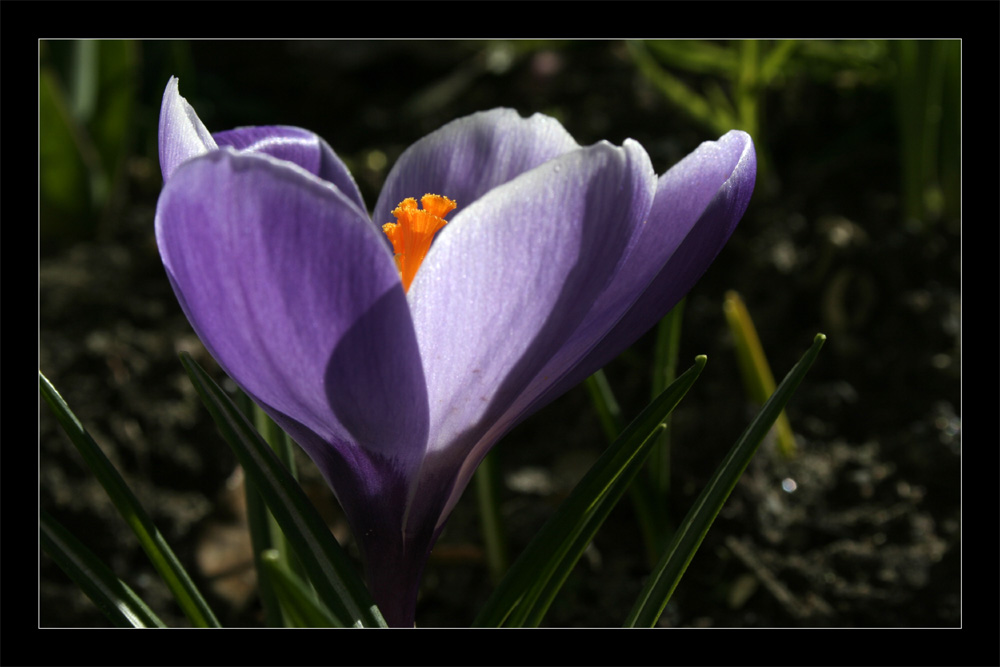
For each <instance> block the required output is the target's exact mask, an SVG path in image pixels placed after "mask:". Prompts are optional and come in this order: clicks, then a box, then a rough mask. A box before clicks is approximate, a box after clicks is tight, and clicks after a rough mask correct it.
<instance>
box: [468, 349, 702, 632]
mask: <svg viewBox="0 0 1000 667" xmlns="http://www.w3.org/2000/svg"><path fill="white" fill-rule="evenodd" d="M705 361H706V359H705V357H704V356H700V357H697V358H696V359H695V364H694V366H693V367H691V368H690V369H689V370H688V371H687V372H685V373H684V374H683V375H681V376H680V377H679V378H677V380H676V381H675V382H673V383H672V384H671V385H670V386H669V387H668V388H667V389H666V390H664V392H663V393H662V394H660V395H659V396H657V397H656V398H655V399H654V400H653V401H652V402H651V403H650V404H649V405H648V406H647V407H646V409H645V410H643V411H642V414H640V415H639V416H638V417H637V418H636V419H635V420H634V421H633V422H632V423H631V424H629V426H628V427H627V428H626V429H625V430H624V432H623V433H622V434H621V436H620V437H619V438H618V439H617V440H616V441H615V442H614V444H612V445H611V446H610V447H609V448H608V450H607V451H606V452H605V453H604V454H603V455H602V456H601V458H600V459H598V461H597V463H595V464H594V466H593V467H592V468H591V469H590V471H589V472H588V473H587V474H586V475H585V476H584V478H583V479H582V480H581V481H580V483H579V484H577V486H576V488H575V489H573V492H572V493H571V494H570V496H569V498H567V499H566V501H565V502H563V503H562V505H560V506H559V508H558V509H557V510H556V512H555V514H554V515H553V516H552V517H551V518H550V519H549V521H548V522H547V523H546V524H545V526H543V527H542V529H541V531H539V533H538V534H537V535H536V536H535V538H534V539H533V540H532V541H531V543H530V544H529V545H528V547H527V548H526V549H525V550H524V553H522V554H521V556H520V558H518V559H517V561H516V562H515V563H514V565H513V566H511V568H510V571H509V572H508V573H507V576H506V577H504V579H503V581H502V582H501V583H500V585H499V586H498V587H497V588H496V590H495V591H494V592H493V595H491V596H490V599H489V600H487V602H486V605H485V606H484V607H483V609H482V611H481V612H480V613H479V615H478V616H477V617H476V620H475V622H474V625H476V626H480V627H499V626H501V625H507V626H511V627H521V626H526V625H527V626H537V625H538V624H539V623H540V622H541V620H542V618H543V617H544V615H545V612H546V611H547V610H548V608H549V605H550V604H551V602H552V599H553V598H554V597H555V594H556V593H557V592H558V590H559V588H560V587H561V586H562V584H563V582H564V581H565V580H566V577H567V576H569V573H570V571H572V569H573V566H574V565H575V564H576V562H577V561H578V560H579V559H580V556H581V555H582V554H583V551H584V549H586V547H587V545H588V544H589V543H590V541H591V540H592V539H593V536H594V534H595V533H596V532H597V530H598V528H600V526H601V524H602V523H603V522H604V519H605V518H607V516H608V514H609V513H610V512H611V509H612V508H613V507H614V506H615V504H616V503H617V502H618V500H619V499H620V498H621V496H622V494H623V493H625V490H626V489H627V488H628V485H629V483H630V482H631V481H632V479H633V478H634V477H635V475H636V473H637V472H638V471H639V469H640V468H641V467H642V464H643V463H644V462H645V460H646V457H647V456H648V454H649V451H650V448H651V447H652V445H653V443H654V442H655V440H656V436H657V435H658V434H659V433H660V431H662V430H663V428H664V427H663V420H664V419H666V417H667V415H668V414H670V411H671V410H673V409H674V407H676V405H677V404H678V403H679V402H680V400H681V399H682V398H683V397H684V395H685V394H686V393H687V391H688V389H690V388H691V386H692V385H693V384H694V381H695V380H696V379H697V378H698V376H699V375H700V374H701V371H702V369H703V368H704V366H705Z"/></svg>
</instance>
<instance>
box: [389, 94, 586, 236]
mask: <svg viewBox="0 0 1000 667" xmlns="http://www.w3.org/2000/svg"><path fill="white" fill-rule="evenodd" d="M577 148H579V145H578V144H577V143H576V141H575V140H574V139H573V137H572V136H570V134H569V133H568V132H567V131H566V130H565V129H564V128H563V126H562V125H560V124H559V122H558V121H556V120H555V119H554V118H549V117H548V116H543V115H541V114H535V115H533V116H531V117H530V118H521V116H519V115H518V113H517V112H516V111H514V110H513V109H493V110H491V111H482V112H479V113H474V114H472V115H471V116H466V117H464V118H459V119H458V120H454V121H452V122H450V123H448V124H447V125H445V126H443V127H441V128H440V129H438V130H435V131H434V132H431V133H430V134H428V135H427V136H425V137H424V138H422V139H420V140H419V141H417V142H416V143H414V144H413V145H412V146H410V147H409V148H408V149H406V151H404V152H403V154H402V155H401V156H400V157H399V160H397V161H396V164H395V165H393V168H392V170H391V171H390V172H389V176H388V177H387V178H386V182H385V186H384V187H383V188H382V193H381V194H380V195H379V198H378V203H377V204H376V205H375V210H374V211H373V212H372V219H373V220H374V221H375V222H376V223H383V222H393V218H392V213H391V212H392V210H393V209H394V208H396V205H397V204H399V202H401V201H403V200H404V199H406V198H407V197H415V198H417V199H419V198H420V197H422V196H423V195H425V194H427V193H431V194H437V195H444V196H445V197H448V198H450V199H452V200H454V201H456V202H458V211H461V210H462V208H464V207H466V206H469V205H470V204H472V202H473V201H475V200H476V199H479V197H481V196H483V195H484V194H485V193H486V192H488V191H490V190H492V189H493V188H495V187H497V186H498V185H501V184H503V183H506V182H507V181H509V180H511V179H512V178H514V177H516V176H518V175H519V174H522V173H524V172H526V171H528V170H529V169H533V168H535V167H537V166H538V165H540V164H542V163H543V162H547V161H549V160H551V159H552V158H554V157H556V156H559V155H562V154H563V153H567V152H569V151H572V150H576V149H577ZM456 214H457V212H456Z"/></svg>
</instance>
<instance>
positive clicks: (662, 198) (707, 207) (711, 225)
mask: <svg viewBox="0 0 1000 667" xmlns="http://www.w3.org/2000/svg"><path fill="white" fill-rule="evenodd" d="M756 174H757V158H756V153H755V152H754V147H753V141H752V140H751V139H750V135H748V134H746V133H745V132H740V131H738V130H732V131H730V132H728V133H727V134H725V135H724V136H723V137H722V138H720V139H719V140H718V141H716V142H705V143H703V144H701V146H699V147H698V148H697V149H696V150H695V151H694V152H693V153H691V154H690V155H688V156H687V157H685V158H684V159H683V160H681V161H680V162H679V163H677V164H676V165H674V167H672V168H671V169H670V170H669V171H668V172H667V173H666V174H664V175H663V176H662V177H661V178H660V179H659V183H658V184H657V188H656V198H655V200H654V201H653V206H652V210H650V212H649V222H648V224H647V225H645V226H644V228H643V233H642V237H641V238H640V240H639V243H638V244H637V246H636V250H635V252H633V253H632V255H630V256H629V258H628V265H627V269H626V270H623V271H621V272H620V273H618V275H617V276H616V279H615V281H614V282H613V283H612V284H611V285H610V286H609V288H608V292H607V293H606V294H604V295H602V297H601V299H600V300H599V301H598V305H600V304H603V303H606V302H608V301H611V302H616V301H617V302H624V303H632V306H631V308H630V309H629V310H628V312H627V313H626V314H625V315H624V317H622V319H621V321H619V322H618V323H617V324H616V325H615V327H614V328H613V329H612V330H611V331H610V332H609V333H608V334H607V335H606V336H604V338H603V339H602V340H601V341H600V342H599V343H598V344H597V345H596V346H595V347H594V348H593V349H592V350H590V351H589V352H588V353H587V356H586V358H584V359H583V360H582V361H580V362H579V363H578V365H577V366H576V368H575V369H573V370H572V371H571V372H570V373H569V374H568V375H566V377H564V378H562V379H561V380H560V381H559V382H558V383H555V384H554V386H552V387H551V388H550V389H548V390H547V391H545V392H544V394H543V395H542V396H541V398H539V399H537V400H536V401H535V402H534V405H533V406H531V407H529V408H528V409H527V410H526V411H525V412H524V413H523V414H522V415H520V416H519V417H518V419H521V418H523V417H524V416H526V415H527V414H529V413H530V412H532V411H534V410H535V409H537V408H539V407H541V406H543V405H545V404H546V403H548V402H549V401H551V400H553V399H554V398H556V397H557V396H559V395H560V394H562V393H564V392H565V391H567V390H569V389H570V388H571V387H573V386H575V385H576V384H578V383H580V382H581V381H583V380H584V379H585V378H586V377H587V376H589V375H590V374H592V373H593V372H594V371H596V370H597V369H599V368H601V367H602V366H604V365H605V364H607V363H608V362H609V361H611V360H612V359H614V358H615V357H616V356H618V354H619V353H621V351H622V350H624V349H625V348H626V347H628V346H629V345H631V344H632V343H634V342H635V341H636V340H637V339H638V338H639V337H640V336H641V335H642V334H644V333H645V332H646V331H648V330H649V329H651V328H652V327H653V325H655V324H656V323H657V322H658V321H659V320H660V319H661V318H662V317H663V316H664V315H666V314H667V313H668V312H669V311H670V309H671V308H673V307H674V306H675V305H677V303H678V302H679V301H680V300H681V299H682V298H684V296H685V295H686V294H687V293H688V292H689V291H690V290H691V288H692V287H694V284H695V283H696V282H697V281H698V279H700V278H701V276H702V275H703V274H704V273H705V271H706V270H708V267H709V266H710V265H711V263H712V261H713V260H714V259H715V257H716V256H717V255H718V254H719V252H720V251H721V250H722V247H723V246H724V245H725V244H726V241H728V240H729V237H730V235H732V233H733V231H734V230H735V229H736V224H737V223H738V222H739V221H740V218H742V217H743V213H744V212H745V211H746V208H747V206H748V204H749V203H750V195H751V194H752V193H753V187H754V182H755V180H756ZM646 283H648V286H647V285H646ZM633 302H634V303H633ZM592 321H593V320H592V319H590V318H588V322H587V323H585V324H584V326H583V327H581V330H586V329H587V328H588V327H589V326H591V322H592ZM574 344H576V343H574ZM547 370H548V369H547Z"/></svg>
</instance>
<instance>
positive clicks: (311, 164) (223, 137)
mask: <svg viewBox="0 0 1000 667" xmlns="http://www.w3.org/2000/svg"><path fill="white" fill-rule="evenodd" d="M212 136H213V137H214V139H215V141H216V142H217V143H218V144H219V146H231V147H232V148H235V149H236V150H238V151H240V152H245V153H265V154H267V155H270V156H271V157H276V158H278V159H279V160H288V161H289V162H294V163H295V164H297V165H299V166H300V167H302V168H303V169H305V170H306V171H308V172H309V173H311V174H313V175H314V176H318V177H319V178H321V179H323V180H324V181H328V182H330V183H333V184H334V185H335V186H337V187H338V188H339V189H340V191H341V192H343V193H344V194H345V195H347V198H348V199H350V200H351V201H352V202H354V203H355V204H356V205H357V206H358V210H359V211H361V212H362V213H364V214H365V215H367V214H368V209H367V208H365V202H364V200H363V199H362V198H361V191H360V190H358V185H357V183H355V182H354V177H353V176H351V172H350V171H348V169H347V167H346V166H345V165H344V163H343V162H342V161H341V160H340V158H339V157H337V154H336V153H334V152H333V149H332V148H330V145H329V144H327V143H326V142H325V141H323V139H322V138H321V137H320V136H319V135H316V134H314V133H312V132H310V131H309V130H303V129H302V128H299V127H288V126H284V125H267V126H258V127H240V128H237V129H235V130H226V131H225V132H216V133H215V134H214V135H212Z"/></svg>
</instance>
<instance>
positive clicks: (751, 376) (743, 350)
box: [722, 290, 795, 458]
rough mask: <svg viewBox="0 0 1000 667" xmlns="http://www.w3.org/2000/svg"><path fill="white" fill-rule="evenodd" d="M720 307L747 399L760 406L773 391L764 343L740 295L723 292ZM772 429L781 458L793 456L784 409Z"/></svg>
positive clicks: (792, 443)
mask: <svg viewBox="0 0 1000 667" xmlns="http://www.w3.org/2000/svg"><path fill="white" fill-rule="evenodd" d="M722 310H723V312H724V314H725V316H726V322H727V323H728V324H729V331H730V333H732V334H733V343H734V344H735V346H736V359H737V361H739V365H740V374H741V375H742V376H743V386H744V387H745V388H746V392H747V395H748V396H749V397H750V400H751V401H753V402H754V403H756V404H757V405H763V403H764V401H766V400H767V399H768V397H769V396H770V395H771V394H773V393H774V375H772V374H771V366H770V364H768V363H767V356H766V355H765V354H764V346H763V345H761V344H760V338H759V337H758V336H757V328H756V327H754V324H753V319H752V318H751V317H750V311H748V310H747V307H746V305H745V304H744V303H743V299H742V298H741V297H740V295H739V294H738V293H737V292H735V291H733V290H729V291H728V292H726V296H725V301H724V302H723V305H722ZM774 429H775V432H776V434H777V440H778V451H780V452H781V454H782V455H783V456H784V457H785V458H792V457H794V456H795V434H794V433H793V432H792V425H791V423H789V421H788V415H786V414H785V412H784V411H782V412H781V414H779V415H778V420H777V422H776V423H775V425H774Z"/></svg>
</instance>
